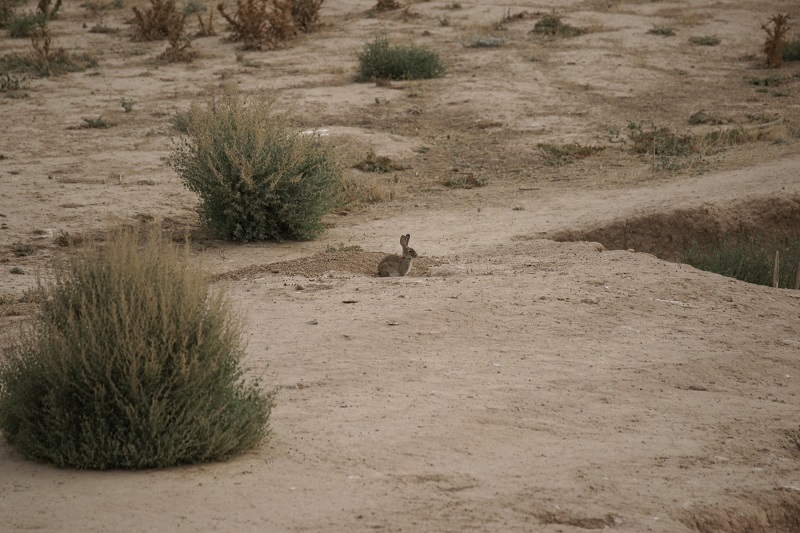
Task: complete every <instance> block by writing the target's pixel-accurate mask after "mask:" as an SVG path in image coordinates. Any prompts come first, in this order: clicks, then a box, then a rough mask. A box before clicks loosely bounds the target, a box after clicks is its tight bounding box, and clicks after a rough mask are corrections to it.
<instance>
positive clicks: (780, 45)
mask: <svg viewBox="0 0 800 533" xmlns="http://www.w3.org/2000/svg"><path fill="white" fill-rule="evenodd" d="M761 28H762V29H763V30H764V31H765V32H767V37H766V39H765V40H764V53H765V54H766V55H767V66H768V67H772V68H777V67H780V66H781V65H782V64H783V50H784V47H785V46H786V33H787V32H788V31H789V15H786V14H784V13H778V14H777V15H774V16H773V17H772V18H770V19H769V22H767V23H766V24H762V25H761Z"/></svg>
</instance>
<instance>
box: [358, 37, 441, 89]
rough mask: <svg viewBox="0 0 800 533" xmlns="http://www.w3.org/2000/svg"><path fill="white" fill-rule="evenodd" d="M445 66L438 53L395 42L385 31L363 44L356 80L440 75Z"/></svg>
mask: <svg viewBox="0 0 800 533" xmlns="http://www.w3.org/2000/svg"><path fill="white" fill-rule="evenodd" d="M444 74H445V69H444V65H443V64H442V61H441V59H439V56H438V55H437V54H436V53H435V52H432V51H430V50H426V49H425V48H419V47H417V46H402V45H393V44H391V43H390V42H389V38H388V37H387V36H386V35H378V36H377V37H375V40H374V41H372V42H367V43H365V44H364V49H363V50H362V51H361V53H360V54H359V55H358V72H357V73H356V80H357V81H370V80H372V79H376V78H377V79H386V78H389V79H393V80H417V79H430V78H439V77H441V76H444Z"/></svg>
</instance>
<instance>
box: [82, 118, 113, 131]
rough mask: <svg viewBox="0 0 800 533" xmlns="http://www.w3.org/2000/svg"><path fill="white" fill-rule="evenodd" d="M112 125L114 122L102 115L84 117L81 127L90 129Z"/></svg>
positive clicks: (100, 128)
mask: <svg viewBox="0 0 800 533" xmlns="http://www.w3.org/2000/svg"><path fill="white" fill-rule="evenodd" d="M111 126H113V124H111V123H110V122H108V121H107V120H106V119H104V118H103V117H102V116H99V117H97V118H84V119H83V124H81V128H83V129H89V130H92V129H93V130H104V129H106V128H110V127H111Z"/></svg>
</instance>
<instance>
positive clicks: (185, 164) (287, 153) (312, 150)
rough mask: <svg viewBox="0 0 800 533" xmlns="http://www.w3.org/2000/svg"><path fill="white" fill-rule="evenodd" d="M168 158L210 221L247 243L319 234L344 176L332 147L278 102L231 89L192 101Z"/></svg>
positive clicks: (219, 231) (226, 234) (225, 233)
mask: <svg viewBox="0 0 800 533" xmlns="http://www.w3.org/2000/svg"><path fill="white" fill-rule="evenodd" d="M169 161H170V164H171V166H172V167H173V168H174V169H175V170H176V171H177V172H178V174H179V176H180V178H181V180H182V181H183V183H184V185H186V186H187V187H188V188H189V189H191V190H192V191H194V192H196V193H197V194H198V195H199V196H200V205H199V207H198V212H199V214H200V218H201V219H202V220H203V222H205V223H206V224H207V225H208V226H209V227H210V228H211V229H212V230H213V231H214V232H216V233H217V234H218V235H220V236H221V237H223V238H225V239H229V240H234V241H242V242H246V241H259V240H276V241H281V240H286V239H291V240H306V239H312V238H314V237H317V236H318V235H319V234H320V233H322V231H323V229H324V225H323V223H322V216H323V215H325V214H326V213H327V212H328V211H329V210H330V209H331V208H332V207H333V204H334V201H335V194H336V190H337V187H338V182H339V179H340V170H339V166H338V164H337V163H336V162H335V161H334V158H333V155H332V153H331V151H330V150H329V149H328V147H327V146H326V145H324V144H323V142H322V141H321V140H320V139H319V138H318V137H316V136H311V135H301V134H298V133H297V132H295V131H292V130H291V128H290V127H289V125H288V119H287V117H286V115H283V114H278V113H277V112H275V111H274V100H272V99H266V98H263V97H253V98H244V97H240V96H238V95H235V94H232V93H226V94H224V95H221V96H215V97H212V98H211V99H210V100H209V101H207V102H206V103H205V104H201V103H198V102H195V103H193V104H192V106H191V108H190V110H189V112H188V114H187V120H186V136H185V137H184V138H183V139H182V142H180V143H179V144H178V146H177V147H176V148H175V150H174V151H173V153H172V155H171V157H170V159H169Z"/></svg>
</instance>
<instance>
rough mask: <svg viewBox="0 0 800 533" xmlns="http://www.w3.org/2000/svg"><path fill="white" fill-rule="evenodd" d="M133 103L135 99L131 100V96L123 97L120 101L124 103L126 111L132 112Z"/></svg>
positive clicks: (123, 107) (121, 103)
mask: <svg viewBox="0 0 800 533" xmlns="http://www.w3.org/2000/svg"><path fill="white" fill-rule="evenodd" d="M133 104H134V101H133V100H131V99H130V98H123V99H122V100H121V102H120V105H122V109H123V110H124V111H125V112H126V113H130V112H131V111H133Z"/></svg>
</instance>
